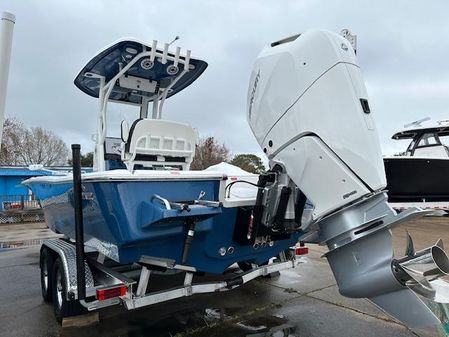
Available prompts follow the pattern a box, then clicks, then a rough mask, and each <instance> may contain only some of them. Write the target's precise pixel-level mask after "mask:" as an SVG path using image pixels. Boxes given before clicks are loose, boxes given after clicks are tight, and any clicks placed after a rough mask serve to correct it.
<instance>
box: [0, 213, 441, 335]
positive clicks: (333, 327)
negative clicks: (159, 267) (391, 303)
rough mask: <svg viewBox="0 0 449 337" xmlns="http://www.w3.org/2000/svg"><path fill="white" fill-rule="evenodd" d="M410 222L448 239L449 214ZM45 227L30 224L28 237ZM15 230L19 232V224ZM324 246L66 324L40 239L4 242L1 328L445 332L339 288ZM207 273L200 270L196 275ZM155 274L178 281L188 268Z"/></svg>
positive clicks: (10, 331)
mask: <svg viewBox="0 0 449 337" xmlns="http://www.w3.org/2000/svg"><path fill="white" fill-rule="evenodd" d="M11 226H13V225H11ZM14 226H17V225H14ZM407 227H408V229H409V231H410V232H411V234H412V236H414V237H415V246H416V248H417V249H419V248H423V247H424V245H428V242H430V244H432V243H434V241H436V239H438V237H440V236H442V237H443V239H444V238H445V237H447V238H448V239H447V242H449V218H427V219H425V220H421V222H415V223H411V224H410V225H408V226H407ZM42 229H45V228H37V229H32V230H29V231H28V232H29V234H28V237H27V236H26V235H25V239H27V240H29V239H31V238H30V237H31V236H33V235H32V232H33V231H35V230H36V231H40V230H42ZM16 230H18V231H19V232H20V230H19V227H17V228H16ZM11 231H14V229H11V228H9V231H5V230H4V227H3V228H2V227H0V242H6V241H14V240H4V239H3V238H4V237H6V235H8V237H9V238H10V239H11V238H12V237H13V235H12V234H11V233H12V232H11ZM5 232H8V233H9V234H5ZM394 232H395V235H396V236H397V237H398V239H397V240H395V248H396V250H397V251H398V252H400V251H402V248H403V247H404V245H405V243H404V240H405V239H404V238H405V235H404V234H403V233H405V231H404V229H401V228H398V229H395V231H394ZM40 233H41V234H43V232H40ZM19 234H20V233H19ZM47 234H48V235H51V232H49V233H47ZM39 239H41V238H39ZM323 252H325V249H324V248H323V247H318V246H314V245H312V246H310V254H309V255H308V258H307V262H306V263H304V264H301V265H300V266H298V267H297V268H296V269H294V270H288V271H284V272H282V273H281V275H280V277H277V278H261V279H257V280H255V281H253V282H250V283H248V284H246V285H244V286H242V287H241V288H238V289H235V290H232V291H230V292H226V293H218V294H204V295H194V296H192V297H188V298H183V299H180V300H174V301H171V302H167V303H161V304H157V305H154V306H151V307H147V308H143V309H139V310H134V311H126V310H125V309H124V308H121V307H116V308H108V309H104V310H102V311H100V323H99V324H98V325H96V326H93V327H89V328H77V329H73V328H72V329H62V328H61V326H60V325H59V324H57V323H56V321H55V319H54V317H53V311H52V307H51V305H49V304H46V303H44V302H43V301H42V298H41V295H40V279H39V266H38V259H39V245H34V246H32V247H28V248H9V249H3V250H2V251H0V336H252V337H262V336H274V337H281V336H348V337H349V336H364V337H370V336H398V337H399V336H444V333H443V330H442V327H440V328H435V329H426V330H419V331H412V330H410V329H408V328H407V327H405V326H403V325H402V324H401V323H399V322H397V321H395V320H393V319H392V318H390V317H389V316H387V315H385V314H384V313H383V312H382V311H381V310H379V309H377V307H375V306H374V305H373V304H371V303H370V302H369V301H367V300H355V299H348V298H345V297H342V296H341V295H339V293H338V289H337V287H336V285H335V280H334V278H333V275H332V273H331V271H330V269H329V267H328V264H327V262H326V260H325V259H322V258H321V255H322V253H323ZM205 279H207V277H206V278H199V277H198V278H197V277H195V278H194V281H197V282H199V281H204V280H205ZM151 280H153V282H156V283H159V284H160V283H164V284H168V283H171V282H173V283H177V282H181V281H182V275H178V276H172V277H170V278H169V277H167V276H156V277H154V278H153V279H150V282H151ZM443 311H444V310H443Z"/></svg>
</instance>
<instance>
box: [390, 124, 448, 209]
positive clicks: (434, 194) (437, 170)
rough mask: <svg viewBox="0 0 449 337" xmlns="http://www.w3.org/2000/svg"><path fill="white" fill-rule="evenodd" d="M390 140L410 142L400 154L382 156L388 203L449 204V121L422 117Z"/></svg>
mask: <svg viewBox="0 0 449 337" xmlns="http://www.w3.org/2000/svg"><path fill="white" fill-rule="evenodd" d="M392 139H396V140H404V139H407V140H410V143H409V145H408V147H407V149H406V150H405V152H403V153H401V154H400V155H398V156H390V157H384V165H385V174H386V177H387V190H388V200H389V202H392V203H421V202H426V203H443V202H447V203H449V175H448V172H449V147H448V146H449V120H441V121H431V120H430V118H425V119H422V120H419V121H416V122H413V123H410V124H408V125H406V126H405V128H404V129H403V130H401V131H398V132H396V133H395V134H394V135H393V136H392Z"/></svg>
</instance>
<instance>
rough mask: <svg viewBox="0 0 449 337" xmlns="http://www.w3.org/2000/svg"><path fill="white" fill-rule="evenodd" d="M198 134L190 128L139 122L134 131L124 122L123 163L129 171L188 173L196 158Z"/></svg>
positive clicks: (174, 124) (153, 121) (180, 124)
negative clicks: (169, 169) (139, 168)
mask: <svg viewBox="0 0 449 337" xmlns="http://www.w3.org/2000/svg"><path fill="white" fill-rule="evenodd" d="M197 139H198V136H197V133H196V132H195V130H194V129H193V128H192V127H191V126H190V125H187V124H182V123H178V122H172V121H166V120H160V119H138V120H136V121H135V122H134V123H133V125H132V126H131V128H128V126H127V123H124V122H122V140H123V145H122V161H123V162H124V163H125V165H126V167H127V168H128V170H129V171H131V172H132V171H134V167H135V165H136V164H138V165H141V166H143V167H151V168H161V167H162V168H167V167H177V168H181V169H182V170H188V169H189V167H190V164H191V163H192V160H193V157H194V155H195V145H196V143H197Z"/></svg>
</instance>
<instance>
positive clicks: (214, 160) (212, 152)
mask: <svg viewBox="0 0 449 337" xmlns="http://www.w3.org/2000/svg"><path fill="white" fill-rule="evenodd" d="M227 161H229V150H228V149H227V147H226V146H225V145H224V144H218V143H217V141H216V140H215V138H214V137H207V138H201V139H200V141H199V144H198V145H197V146H196V151H195V157H194V158H193V162H192V164H191V165H190V168H191V169H192V170H204V169H205V168H208V167H209V166H211V165H215V164H219V163H221V162H227Z"/></svg>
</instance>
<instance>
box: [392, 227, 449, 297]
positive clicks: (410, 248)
mask: <svg viewBox="0 0 449 337" xmlns="http://www.w3.org/2000/svg"><path fill="white" fill-rule="evenodd" d="M392 268H393V273H394V275H395V277H396V279H397V280H398V281H399V282H401V283H402V284H403V285H405V286H407V287H408V288H410V289H411V290H413V291H414V292H415V293H417V294H419V295H421V296H423V297H426V298H428V299H430V300H432V301H434V302H438V303H449V283H447V282H445V281H443V280H440V279H439V277H441V276H445V275H448V274H449V258H448V256H447V255H446V253H445V251H444V246H443V241H442V240H441V239H439V240H438V241H437V242H436V244H435V245H433V246H431V247H428V248H426V249H423V250H420V251H418V252H415V249H414V245H413V240H412V237H411V236H410V233H408V232H407V248H406V251H405V256H404V257H402V258H400V259H397V260H393V262H392Z"/></svg>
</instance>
